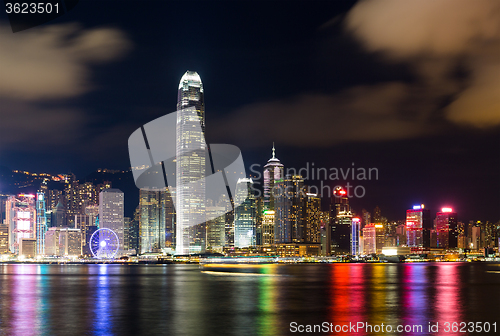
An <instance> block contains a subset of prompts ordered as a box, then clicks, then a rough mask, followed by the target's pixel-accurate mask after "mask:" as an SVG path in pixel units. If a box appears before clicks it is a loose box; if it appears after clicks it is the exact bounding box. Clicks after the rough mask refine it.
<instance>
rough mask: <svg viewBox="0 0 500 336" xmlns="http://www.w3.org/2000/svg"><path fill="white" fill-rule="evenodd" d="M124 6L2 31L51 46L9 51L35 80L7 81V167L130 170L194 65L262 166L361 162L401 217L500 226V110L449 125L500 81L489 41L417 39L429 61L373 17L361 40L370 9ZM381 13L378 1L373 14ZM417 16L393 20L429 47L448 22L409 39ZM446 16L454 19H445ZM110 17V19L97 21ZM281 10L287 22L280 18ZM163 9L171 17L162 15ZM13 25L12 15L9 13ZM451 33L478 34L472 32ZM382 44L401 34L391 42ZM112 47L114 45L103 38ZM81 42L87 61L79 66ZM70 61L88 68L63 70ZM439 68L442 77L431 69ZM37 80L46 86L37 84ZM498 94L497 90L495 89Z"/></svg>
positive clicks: (3, 98) (222, 127) (216, 109)
mask: <svg viewBox="0 0 500 336" xmlns="http://www.w3.org/2000/svg"><path fill="white" fill-rule="evenodd" d="M113 4H114V2H113V1H106V2H96V3H88V4H87V3H85V4H80V5H79V6H78V8H77V12H74V11H72V12H71V13H69V14H67V15H64V16H62V17H60V18H58V19H56V20H54V21H52V22H51V23H50V25H47V26H41V27H39V28H36V29H35V30H27V31H25V32H22V33H20V34H12V32H11V31H10V28H9V27H7V26H4V25H2V26H1V27H2V28H1V30H0V39H1V40H2V41H5V43H6V44H7V45H13V48H11V49H10V50H11V51H12V52H14V50H22V48H20V47H19V46H20V45H33V46H37V48H40V50H33V51H31V50H29V51H27V52H26V54H24V55H18V54H16V53H14V55H11V54H7V55H3V54H1V56H4V57H5V59H8V60H12V65H13V69H17V72H16V73H18V74H20V76H21V77H22V78H21V79H22V80H21V79H19V78H17V79H16V80H14V79H13V78H11V77H2V82H4V81H5V83H4V84H3V85H1V86H0V87H2V88H5V87H10V88H11V89H10V90H12V91H8V92H6V91H5V90H6V89H1V90H0V103H2V109H1V111H0V118H1V119H2V123H1V125H0V165H2V166H7V167H10V168H12V169H19V170H27V171H38V172H50V173H53V174H56V173H57V174H60V173H61V172H63V173H67V172H70V171H72V172H74V173H75V174H77V175H78V176H79V177H80V178H84V177H85V176H86V175H87V174H89V173H91V172H93V171H95V170H96V169H97V168H99V167H101V168H108V169H115V170H126V169H128V167H129V163H128V153H127V148H126V142H127V138H128V136H129V135H130V133H131V132H132V131H133V130H135V129H137V128H138V127H140V126H142V125H144V124H145V123H147V122H149V121H150V120H153V119H155V118H158V117H160V116H162V115H164V114H165V113H169V112H171V111H172V110H173V108H174V106H175V105H176V103H177V88H178V86H177V85H178V81H179V78H181V77H182V75H183V74H184V72H185V71H186V70H187V69H194V70H196V71H198V73H199V74H200V75H201V77H202V78H203V82H204V85H205V87H206V88H207V89H206V90H208V91H207V95H206V98H205V104H206V106H207V109H208V110H209V111H210V113H208V114H207V115H206V126H207V128H206V129H207V131H206V140H207V143H230V144H234V145H236V146H238V147H239V148H240V149H241V150H242V152H243V154H244V156H245V163H246V164H247V167H246V168H247V170H249V168H250V167H249V166H250V165H251V164H262V165H263V164H264V163H265V162H266V161H267V160H268V159H269V150H270V147H271V146H272V143H273V142H274V143H275V145H276V147H277V151H278V153H277V156H278V157H279V158H280V160H281V162H282V163H283V164H284V165H285V166H287V167H296V168H297V169H298V168H301V167H304V166H305V165H306V164H307V163H309V164H312V163H313V162H314V163H315V164H316V166H317V167H326V168H330V167H343V168H349V167H351V165H352V163H355V165H356V166H357V167H366V168H368V167H376V168H378V170H379V180H378V181H369V182H368V183H366V185H365V187H366V196H365V197H364V198H363V199H362V200H360V205H361V207H364V208H369V207H372V204H378V205H379V206H381V207H382V208H384V209H386V212H388V214H389V216H390V217H396V216H397V215H398V213H399V210H398V209H401V208H405V207H407V205H408V204H418V203H428V204H439V203H440V202H446V203H449V204H451V205H453V206H454V207H456V208H460V209H462V212H463V214H464V216H465V217H466V218H475V217H477V213H480V214H485V217H486V218H496V217H499V215H500V211H499V209H498V204H499V203H500V195H499V194H498V190H499V189H500V177H499V174H498V171H499V170H500V155H499V153H500V148H499V147H498V143H500V138H499V134H500V132H498V123H497V121H496V119H495V118H494V116H492V118H491V122H489V125H488V124H481V125H482V126H480V127H479V126H476V124H479V122H480V121H482V120H483V114H482V113H480V112H481V111H483V110H484V111H490V109H489V108H487V106H486V107H485V106H484V104H482V101H484V102H487V101H492V102H493V101H494V99H493V98H492V99H493V100H488V99H484V100H480V101H479V102H477V104H476V105H473V106H472V107H470V108H469V109H468V110H467V111H468V113H465V112H464V113H463V117H464V118H465V117H467V118H466V119H467V120H468V122H466V121H464V122H463V123H461V122H457V121H456V120H457V119H456V118H455V119H454V118H451V117H449V116H450V114H449V113H451V112H449V111H450V109H451V108H452V107H457V106H458V105H457V104H458V103H459V102H458V103H455V104H453V102H455V101H458V97H464V98H465V97H467V96H468V92H471V90H472V91H474V88H477V86H476V85H475V82H474V80H473V79H474V78H476V77H474V74H478V73H481V74H482V73H488V71H484V72H483V71H479V69H482V67H480V65H478V64H476V62H475V61H474V60H475V59H477V57H479V58H480V57H486V56H484V55H485V54H486V55H487V54H488V50H489V49H488V48H487V46H486V45H485V43H483V40H482V39H481V38H479V37H478V38H479V41H478V44H477V45H475V46H474V48H472V47H471V46H469V45H468V44H467V43H466V42H465V40H464V37H463V35H461V33H460V32H463V30H461V29H451V31H452V32H453V34H451V35H450V41H451V42H453V43H454V44H453V46H454V47H455V48H451V46H450V48H451V50H448V49H446V46H447V44H444V43H436V44H435V45H441V47H440V48H442V49H439V48H438V49H433V47H432V46H429V45H428V44H426V40H418V41H413V40H412V41H408V43H410V44H411V43H414V45H415V49H414V50H404V51H401V50H399V49H397V46H398V45H401V44H397V43H393V44H390V45H382V44H381V42H380V41H381V39H377V38H376V37H374V36H372V35H370V34H369V32H370V30H369V29H366V27H367V26H368V25H370V24H373V25H375V27H376V22H374V21H373V19H370V20H369V19H366V20H362V22H365V24H366V26H363V25H361V26H360V28H359V31H358V30H356V29H355V28H354V27H355V25H354V23H353V22H358V21H356V20H359V19H360V18H361V17H363V14H362V13H363V8H366V7H365V6H367V5H365V4H363V3H362V2H355V1H352V2H351V1H342V2H338V1H335V2H332V1H315V2H314V3H312V4H307V5H306V4H305V3H304V2H286V3H280V4H279V3H274V2H270V3H269V4H268V6H269V8H268V9H269V10H268V11H265V12H262V11H261V10H259V6H251V5H250V4H249V3H246V2H237V3H230V4H228V3H225V2H224V3H222V2H220V3H219V2H211V3H210V4H208V3H206V4H205V3H200V4H199V6H195V7H196V8H192V6H190V5H189V4H184V3H181V2H168V3H163V2H161V1H152V2H147V3H144V4H142V5H141V6H140V8H138V9H137V11H140V12H142V13H143V14H144V15H138V16H137V15H136V14H137V12H135V11H130V7H127V6H121V5H118V4H115V5H113ZM116 6H118V7H120V8H121V10H120V12H119V13H118V12H117V11H115V10H114V8H115V7H116ZM406 6H411V5H409V4H408V5H406ZM436 6H437V5H436ZM489 6H490V4H489V3H488V4H487V5H486V4H485V5H482V6H478V7H477V10H474V11H473V10H471V11H467V10H466V9H467V8H468V5H467V4H465V5H464V6H462V7H460V9H458V8H457V9H456V10H457V11H458V12H459V13H460V14H461V15H462V16H459V17H462V18H463V17H467V15H471V16H473V15H476V16H477V17H479V18H484V20H485V22H490V17H489V16H488V15H489V14H488V13H492V12H494V11H493V10H489ZM382 7H383V6H382V5H374V7H373V10H374V11H375V12H377V11H379V10H381V8H382ZM438 7H439V6H438ZM404 8H405V6H404V5H398V6H397V7H394V9H393V10H392V11H388V15H394V17H395V24H397V25H398V26H399V27H400V29H395V30H394V31H401V32H403V31H408V30H410V31H412V32H415V34H416V36H421V35H419V33H420V34H423V32H424V31H425V30H426V29H430V28H429V26H428V25H431V24H433V23H434V24H436V25H440V24H444V22H435V18H434V17H429V14H428V13H429V12H426V11H425V9H426V8H427V7H426V6H423V7H422V10H421V11H417V10H415V11H408V12H410V13H411V14H412V15H411V16H412V18H413V19H414V20H416V21H419V20H421V22H426V24H425V25H417V26H418V29H416V28H415V27H408V26H407V25H406V24H405V22H401V21H400V20H399V19H398V18H399V17H401V16H402V15H398V13H399V12H398V11H399V10H401V11H404ZM427 9H428V8H427ZM440 10H444V9H443V8H442V7H439V8H436V11H440ZM96 11H98V12H103V13H104V12H107V13H109V15H108V16H96V15H94V14H95V12H96ZM275 11H276V12H279V13H282V14H280V15H278V16H275V15H272V14H271V13H273V12H275ZM160 13H165V14H164V15H165V16H163V17H161V18H160V17H159V16H160ZM175 13H189V15H190V18H191V22H192V24H190V25H187V26H186V25H185V22H184V18H183V16H179V15H175ZM240 13H247V14H248V15H245V16H244V17H243V16H241V14H240ZM305 13H307V15H305ZM405 13H407V12H405ZM443 13H446V11H444V12H443ZM1 15H4V14H1ZM136 16H137V17H136ZM132 17H134V19H132ZM250 18H252V19H250ZM457 20H459V19H458V17H457ZM479 21H481V19H478V21H477V22H479ZM0 22H5V17H2V16H0ZM153 22H155V24H153ZM158 22H160V23H158ZM213 22H217V24H213ZM291 22H293V24H291ZM419 22H420V21H419ZM445 22H446V23H447V24H450V26H451V27H464V24H462V23H461V22H458V21H453V20H452V21H451V22H449V21H445ZM466 22H476V21H474V20H471V21H466ZM494 22H496V21H494ZM76 23H77V24H78V27H76V26H75V24H76ZM67 24H69V25H70V26H67ZM158 24H159V26H158ZM468 25H469V23H467V27H469V26H468ZM228 26H230V27H232V28H231V29H229V30H228V29H226V27H228ZM51 27H54V28H57V29H55V30H50V29H49V28H51ZM70 27H73V28H70ZM181 27H184V28H181ZM45 28H47V29H45ZM469 28H470V31H471V34H476V35H477V36H482V35H481V34H482V33H481V31H478V28H477V27H475V26H473V25H472V26H471V27H469ZM71 29H74V30H71ZM250 31H253V32H254V33H252V34H250V33H249V32H250ZM35 32H36V33H37V34H40V35H41V36H45V37H46V40H47V41H49V40H54V41H57V43H55V44H59V45H61V46H62V47H61V48H59V49H56V50H55V49H54V48H53V46H52V45H51V44H43V43H42V45H39V44H37V43H32V41H34V40H37V41H45V40H43V39H42V40H40V39H37V36H35V35H34V34H35ZM162 32H168V33H162ZM173 32H175V33H173ZM66 33H67V34H69V35H68V36H69V37H68V39H65V36H66V35H65V34H66ZM382 35H383V37H387V38H388V32H387V31H383V34H382ZM476 35H474V36H476ZM97 36H102V39H96V40H94V38H96V37H97ZM255 36H258V37H259V38H257V39H256V38H255ZM425 36H428V35H425ZM431 36H432V37H433V38H436V39H438V38H439V36H438V35H437V36H434V35H431ZM495 36H496V35H495ZM495 36H493V37H492V39H493V41H497V37H495ZM73 38H74V39H73ZM397 38H398V36H394V40H393V39H389V38H388V40H389V41H393V42H394V41H398V39H397ZM86 39H89V40H91V41H95V43H96V48H90V47H88V46H86V45H83V44H81V41H85V40H86ZM111 41H113V42H111ZM451 42H450V43H451ZM492 43H496V42H492ZM174 45H176V46H181V47H176V48H173V47H172V46H174ZM402 45H404V44H402ZM16 46H18V47H19V48H16ZM71 46H75V47H74V48H80V49H81V52H80V53H79V55H80V56H79V57H75V54H74V53H75V51H74V50H75V49H74V48H72V47H71ZM97 50H101V51H102V54H97ZM419 51H421V52H422V53H423V54H424V55H428V56H429V57H431V56H432V55H436V59H433V61H435V63H434V62H433V61H431V60H426V59H425V60H422V59H420V58H418V57H416V56H415V57H414V54H413V52H419ZM5 52H6V51H4V53H5ZM39 52H46V53H47V54H48V55H51V57H48V58H47V60H46V62H48V63H44V62H45V61H44V60H43V59H39V58H36V56H35V55H37V53H39ZM454 56H455V57H456V58H454ZM476 56H477V57H476ZM492 58H494V57H492ZM49 60H55V61H54V62H52V61H50V62H49ZM460 60H463V61H460ZM23 62H24V63H23ZM26 62H28V63H26ZM457 62H458V63H457ZM60 64H64V65H65V66H67V67H68V68H69V69H81V72H76V71H75V72H73V71H70V70H67V71H66V72H65V71H64V69H66V68H64V69H61V70H57V69H58V68H57V66H58V65H60ZM28 65H29V67H30V68H31V67H34V68H36V69H52V72H51V73H65V74H67V76H68V77H64V78H61V81H63V82H62V83H61V82H54V80H55V79H56V78H59V77H57V76H56V77H50V76H49V77H46V76H45V75H44V74H45V72H42V73H41V74H40V76H33V75H30V76H28V75H26V76H22V74H23V73H24V72H23V71H24V70H23V69H26V68H27V67H28ZM478 67H479V69H478ZM431 68H436V71H435V72H432V71H427V70H428V69H431ZM438 70H439V71H438ZM476 70H477V71H478V72H476ZM40 71H42V70H40ZM37 73H38V72H37ZM430 74H434V75H435V76H436V77H435V78H434V77H429V76H430ZM29 78H39V79H40V81H37V82H35V83H32V84H30V83H28V82H26V80H28V79H29ZM64 80H66V82H65V81H64ZM131 82H133V85H131ZM15 83H19V85H17V84H16V85H14V84H15ZM439 83H443V88H445V89H446V90H445V89H442V90H441V89H440V86H439ZM495 83H496V80H493V79H492V80H491V87H492V88H494V87H495V85H496V84H495ZM21 84H25V85H21ZM28 84H30V85H28ZM434 85H437V87H435V86H434ZM478 90H479V89H478ZM474 92H475V91H474ZM478 92H483V91H482V90H479V91H478ZM485 94H486V93H485ZM23 97H24V98H23ZM461 101H462V102H463V100H461ZM415 102H419V103H418V104H416V103H415ZM491 106H493V103H492V105H491ZM455 111H456V109H455ZM485 113H486V112H485ZM14 116H17V117H14ZM470 119H472V120H470ZM476 121H477V122H476ZM278 125H279V126H278ZM13 130H15V131H13ZM408 190H411V191H412V192H411V193H410V192H408ZM471 193H472V194H476V195H481V197H471ZM384 195H391V196H392V197H384ZM396 195H397V197H396Z"/></svg>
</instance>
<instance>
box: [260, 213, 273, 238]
mask: <svg viewBox="0 0 500 336" xmlns="http://www.w3.org/2000/svg"><path fill="white" fill-rule="evenodd" d="M273 243H274V211H273V210H265V211H264V214H263V216H262V245H263V246H269V245H272V244H273Z"/></svg>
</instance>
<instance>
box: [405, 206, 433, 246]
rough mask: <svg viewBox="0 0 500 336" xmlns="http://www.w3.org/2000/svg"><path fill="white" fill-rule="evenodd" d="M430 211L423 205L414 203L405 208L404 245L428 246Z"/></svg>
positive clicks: (429, 240) (429, 238) (430, 224)
mask: <svg viewBox="0 0 500 336" xmlns="http://www.w3.org/2000/svg"><path fill="white" fill-rule="evenodd" d="M431 226H432V222H431V213H430V211H429V210H428V209H424V205H423V204H422V205H415V206H413V209H408V210H406V245H407V246H409V247H425V248H428V247H430V244H431Z"/></svg>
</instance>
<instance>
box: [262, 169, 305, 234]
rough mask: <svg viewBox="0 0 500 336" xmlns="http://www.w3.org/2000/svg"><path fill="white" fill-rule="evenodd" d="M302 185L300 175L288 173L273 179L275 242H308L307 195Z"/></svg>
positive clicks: (302, 180) (302, 181)
mask: <svg viewBox="0 0 500 336" xmlns="http://www.w3.org/2000/svg"><path fill="white" fill-rule="evenodd" d="M303 187H304V179H303V178H302V176H300V175H290V174H288V175H286V177H285V178H284V179H281V180H275V181H274V187H273V188H272V189H273V190H274V192H273V202H274V210H275V215H276V218H275V227H274V237H275V238H274V242H275V243H277V244H278V243H292V242H295V243H301V242H306V241H307V242H310V241H308V240H307V238H306V216H307V214H306V212H307V210H306V202H307V200H306V198H307V197H305V195H304V193H303V190H302V188H303ZM311 195H312V194H311Z"/></svg>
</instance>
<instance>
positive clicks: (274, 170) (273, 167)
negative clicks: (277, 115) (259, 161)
mask: <svg viewBox="0 0 500 336" xmlns="http://www.w3.org/2000/svg"><path fill="white" fill-rule="evenodd" d="M284 170H285V169H284V167H283V164H282V163H281V162H280V160H279V159H278V158H277V157H276V150H275V148H274V143H273V157H272V158H270V159H269V160H268V161H267V164H266V165H265V166H264V208H265V209H266V210H274V195H273V188H274V184H275V182H276V181H280V180H282V179H283V178H284Z"/></svg>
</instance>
